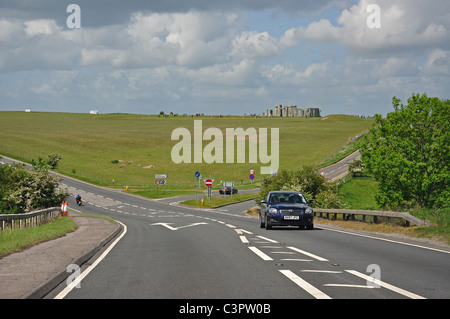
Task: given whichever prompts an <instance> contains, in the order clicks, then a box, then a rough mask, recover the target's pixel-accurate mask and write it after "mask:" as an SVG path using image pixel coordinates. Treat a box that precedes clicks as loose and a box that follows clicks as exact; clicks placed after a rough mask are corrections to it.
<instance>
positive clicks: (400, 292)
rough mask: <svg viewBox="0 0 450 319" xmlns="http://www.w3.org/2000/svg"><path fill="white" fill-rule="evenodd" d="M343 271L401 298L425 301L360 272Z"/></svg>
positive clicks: (420, 297)
mask: <svg viewBox="0 0 450 319" xmlns="http://www.w3.org/2000/svg"><path fill="white" fill-rule="evenodd" d="M345 271H346V272H348V273H350V274H352V275H355V276H358V277H360V278H363V279H365V280H367V282H368V283H369V282H371V283H373V284H375V285H378V286H381V287H384V288H386V289H389V290H392V291H394V292H396V293H399V294H401V295H403V296H406V297H409V298H411V299H426V298H424V297H422V296H419V295H416V294H414V293H412V292H409V291H407V290H404V289H401V288H398V287H396V286H393V285H390V284H388V283H385V282H383V281H381V280H378V279H376V278H374V277H371V276H367V275H366V274H363V273H360V272H358V271H356V270H345Z"/></svg>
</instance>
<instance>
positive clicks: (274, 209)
mask: <svg viewBox="0 0 450 319" xmlns="http://www.w3.org/2000/svg"><path fill="white" fill-rule="evenodd" d="M277 213H278V211H277V209H276V208H271V209H269V214H277Z"/></svg>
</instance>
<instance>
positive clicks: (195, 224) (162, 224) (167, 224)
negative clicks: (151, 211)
mask: <svg viewBox="0 0 450 319" xmlns="http://www.w3.org/2000/svg"><path fill="white" fill-rule="evenodd" d="M170 224H173V223H155V224H150V225H161V226H164V227H166V228H168V229H170V230H178V229H181V228H186V227H192V226H197V225H207V224H208V223H194V224H189V225H185V226H180V227H172V226H170Z"/></svg>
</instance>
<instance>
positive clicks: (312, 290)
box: [280, 269, 331, 299]
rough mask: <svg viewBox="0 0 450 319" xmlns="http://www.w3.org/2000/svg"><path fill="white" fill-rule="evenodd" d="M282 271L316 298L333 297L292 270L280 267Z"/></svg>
mask: <svg viewBox="0 0 450 319" xmlns="http://www.w3.org/2000/svg"><path fill="white" fill-rule="evenodd" d="M280 272H281V273H282V274H283V275H285V276H286V277H287V278H289V279H290V280H292V281H293V282H294V283H295V284H296V285H297V286H299V287H300V288H302V289H303V290H305V291H306V292H307V293H309V294H310V295H312V296H313V297H314V298H316V299H331V297H329V296H328V295H326V294H325V293H323V292H322V291H320V290H319V289H317V288H316V287H314V286H313V285H311V284H310V283H309V282H307V281H305V280H304V279H302V278H301V277H299V276H297V275H296V274H294V273H293V272H292V271H290V270H287V269H280Z"/></svg>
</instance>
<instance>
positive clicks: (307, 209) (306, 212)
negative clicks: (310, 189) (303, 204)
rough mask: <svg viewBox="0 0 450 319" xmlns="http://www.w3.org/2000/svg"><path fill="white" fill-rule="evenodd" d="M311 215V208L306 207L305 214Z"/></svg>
mask: <svg viewBox="0 0 450 319" xmlns="http://www.w3.org/2000/svg"><path fill="white" fill-rule="evenodd" d="M312 213H313V210H312V208H311V207H307V208H306V210H305V214H312Z"/></svg>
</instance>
